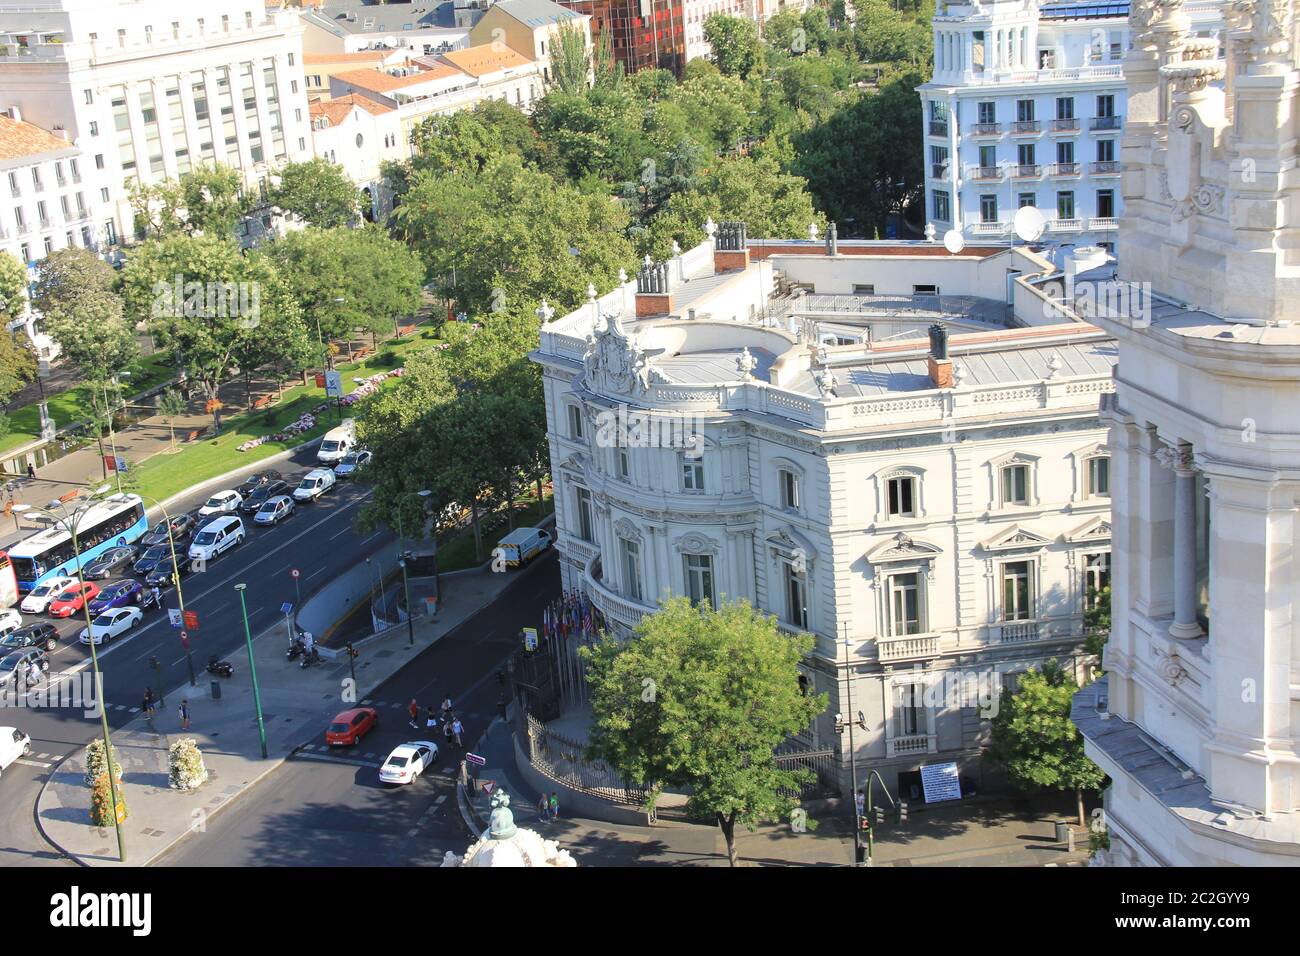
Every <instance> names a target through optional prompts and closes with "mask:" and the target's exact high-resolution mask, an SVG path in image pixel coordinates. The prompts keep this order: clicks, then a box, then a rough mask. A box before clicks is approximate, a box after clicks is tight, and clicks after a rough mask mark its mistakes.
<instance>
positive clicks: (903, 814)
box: [898, 800, 907, 823]
mask: <svg viewBox="0 0 1300 956" xmlns="http://www.w3.org/2000/svg"><path fill="white" fill-rule="evenodd" d="M898 822H899V823H906V822H907V801H906V800H899V801H898Z"/></svg>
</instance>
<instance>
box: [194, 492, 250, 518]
mask: <svg viewBox="0 0 1300 956" xmlns="http://www.w3.org/2000/svg"><path fill="white" fill-rule="evenodd" d="M243 503H244V498H243V496H242V495H241V494H240V493H239V492H238V491H218V492H217V493H216V494H215V495H213V496H212V497H211V498H209V499H208V503H207V504H205V505H204V506H203V507H202V508H200V509H199V517H200V518H211V517H212V516H213V515H224V514H230V513H231V512H232V511H238V510H239V506H240V505H242V504H243Z"/></svg>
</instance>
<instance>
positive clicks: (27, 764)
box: [14, 757, 54, 770]
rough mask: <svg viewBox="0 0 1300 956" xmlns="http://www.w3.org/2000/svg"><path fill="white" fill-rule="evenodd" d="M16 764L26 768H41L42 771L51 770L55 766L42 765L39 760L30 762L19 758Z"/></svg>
mask: <svg viewBox="0 0 1300 956" xmlns="http://www.w3.org/2000/svg"><path fill="white" fill-rule="evenodd" d="M14 763H20V764H22V765H23V766H24V767H40V768H41V769H42V770H49V769H50V768H51V767H53V766H54V764H52V763H42V762H41V761H39V760H28V759H27V758H26V757H19V758H18V759H17V760H15V761H14Z"/></svg>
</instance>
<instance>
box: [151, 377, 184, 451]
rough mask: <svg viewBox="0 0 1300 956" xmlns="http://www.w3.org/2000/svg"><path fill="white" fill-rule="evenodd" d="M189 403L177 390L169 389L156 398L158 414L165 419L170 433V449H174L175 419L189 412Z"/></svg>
mask: <svg viewBox="0 0 1300 956" xmlns="http://www.w3.org/2000/svg"><path fill="white" fill-rule="evenodd" d="M189 406H190V403H189V402H187V401H186V400H185V396H184V395H182V394H181V393H180V391H179V390H177V389H174V388H169V389H167V391H165V392H163V393H162V394H160V395H159V396H158V414H159V415H163V416H165V417H166V418H167V430H168V432H170V433H171V445H172V449H173V450H175V448H176V419H178V418H180V417H181V416H182V415H184V414H185V413H186V412H187V411H189Z"/></svg>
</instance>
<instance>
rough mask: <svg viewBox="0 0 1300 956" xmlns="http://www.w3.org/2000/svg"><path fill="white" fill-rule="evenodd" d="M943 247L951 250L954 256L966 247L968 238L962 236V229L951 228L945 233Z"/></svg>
mask: <svg viewBox="0 0 1300 956" xmlns="http://www.w3.org/2000/svg"><path fill="white" fill-rule="evenodd" d="M943 247H944V248H945V249H947V250H948V251H949V252H951V253H952V254H953V255H954V256H955V255H956V254H957V253H959V252H961V251H962V250H963V249H965V248H966V240H965V238H963V237H962V234H961V230H959V229H949V230H948V231H947V232H945V233H944V234H943Z"/></svg>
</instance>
